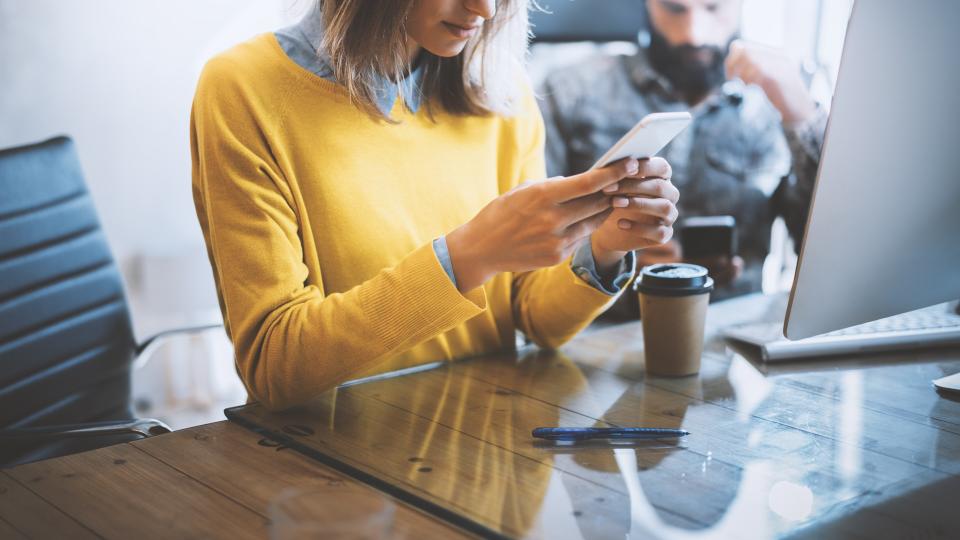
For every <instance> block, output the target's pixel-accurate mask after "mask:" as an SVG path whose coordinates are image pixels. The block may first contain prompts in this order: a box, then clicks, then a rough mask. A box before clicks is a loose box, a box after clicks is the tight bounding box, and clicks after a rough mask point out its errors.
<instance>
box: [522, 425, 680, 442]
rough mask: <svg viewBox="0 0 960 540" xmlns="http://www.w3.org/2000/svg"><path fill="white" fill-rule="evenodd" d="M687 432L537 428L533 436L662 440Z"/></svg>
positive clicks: (635, 429)
mask: <svg viewBox="0 0 960 540" xmlns="http://www.w3.org/2000/svg"><path fill="white" fill-rule="evenodd" d="M689 434H690V432H689V431H684V430H682V429H667V428H644V427H625V428H621V427H609V428H604V427H580V428H578V427H538V428H535V429H534V430H533V436H534V437H536V438H538V439H549V440H552V441H585V440H587V439H664V438H668V437H683V436H685V435H689Z"/></svg>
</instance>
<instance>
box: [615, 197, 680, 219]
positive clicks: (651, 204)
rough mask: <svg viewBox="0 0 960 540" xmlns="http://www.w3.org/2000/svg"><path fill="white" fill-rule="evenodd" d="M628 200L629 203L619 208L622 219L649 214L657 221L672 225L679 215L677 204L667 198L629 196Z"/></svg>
mask: <svg viewBox="0 0 960 540" xmlns="http://www.w3.org/2000/svg"><path fill="white" fill-rule="evenodd" d="M628 200H629V205H628V206H627V207H626V208H621V209H619V210H620V215H621V216H622V217H623V218H624V219H641V218H643V217H645V216H650V217H654V218H657V219H656V221H657V222H659V223H663V224H665V225H673V224H674V222H675V221H676V220H677V216H678V215H679V212H678V210H677V206H676V205H675V204H673V203H672V202H670V201H669V200H667V199H650V198H647V197H631V198H630V199H628Z"/></svg>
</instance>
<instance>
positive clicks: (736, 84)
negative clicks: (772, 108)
mask: <svg viewBox="0 0 960 540" xmlns="http://www.w3.org/2000/svg"><path fill="white" fill-rule="evenodd" d="M625 61H626V65H627V73H628V74H629V76H630V80H631V81H632V82H633V84H634V85H635V86H636V87H637V88H638V89H639V90H640V91H647V90H650V89H657V90H659V91H660V92H661V93H662V94H663V95H664V96H668V97H669V98H670V99H673V100H680V98H679V97H678V95H677V93H676V92H675V91H674V88H673V84H672V83H671V82H670V80H669V79H667V78H666V77H664V76H663V75H661V74H660V73H659V72H658V71H657V70H656V69H654V68H653V66H652V65H651V64H650V59H649V58H647V53H646V51H645V50H643V49H641V50H640V51H639V52H637V54H634V55H632V56H628V57H626V59H625ZM743 91H744V85H743V83H742V82H741V81H740V80H739V79H736V80H731V81H726V82H725V83H723V84H722V85H721V86H720V88H718V89H717V90H715V91H713V92H712V93H711V94H710V95H709V96H707V98H706V99H704V100H703V102H701V103H699V104H698V105H697V106H696V107H695V109H696V110H713V109H716V108H718V107H722V106H724V105H726V104H729V105H739V104H740V103H741V102H742V101H743Z"/></svg>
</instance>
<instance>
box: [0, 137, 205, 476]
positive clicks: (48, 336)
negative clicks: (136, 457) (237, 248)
mask: <svg viewBox="0 0 960 540" xmlns="http://www.w3.org/2000/svg"><path fill="white" fill-rule="evenodd" d="M217 327H218V326H204V327H197V328H189V329H181V330H176V331H171V332H164V333H162V334H160V335H158V336H154V337H153V338H150V339H148V340H147V341H146V342H144V343H142V344H140V345H138V344H137V343H136V341H135V340H134V336H133V329H132V327H131V324H130V315H129V310H128V308H127V301H126V298H125V296H124V292H123V283H122V280H121V277H120V273H119V272H118V270H117V266H116V264H115V263H114V260H113V257H112V255H111V254H110V248H109V246H108V245H107V241H106V238H105V237H104V235H103V231H102V230H101V228H100V223H99V221H98V219H97V214H96V210H95V209H94V206H93V201H92V200H91V198H90V194H89V192H88V191H87V188H86V185H85V183H84V180H83V175H82V173H81V171H80V163H79V161H78V159H77V155H76V151H75V150H74V145H73V141H71V140H70V139H69V138H67V137H57V138H54V139H50V140H48V141H45V142H42V143H38V144H33V145H28V146H22V147H18V148H11V149H7V150H0V466H4V467H5V466H11V465H14V464H18V463H26V462H29V461H35V460H38V459H44V458H48V457H53V456H57V455H63V454H69V453H73V452H78V451H81V450H87V449H92V448H98V447H101V446H106V445H109V444H115V443H117V442H123V441H129V440H134V439H137V438H141V437H148V436H151V435H156V434H160V433H167V432H169V431H170V429H169V428H168V427H167V426H166V425H164V424H163V423H162V422H160V421H157V420H148V419H135V418H134V417H133V415H132V413H131V409H130V373H131V365H133V363H134V362H135V361H137V362H142V361H144V359H145V358H146V357H147V355H148V354H149V353H150V351H152V350H153V349H154V348H155V347H156V346H157V345H158V344H159V343H160V340H161V339H162V338H167V337H170V336H171V335H173V334H176V333H181V332H198V331H205V330H209V329H211V328H217Z"/></svg>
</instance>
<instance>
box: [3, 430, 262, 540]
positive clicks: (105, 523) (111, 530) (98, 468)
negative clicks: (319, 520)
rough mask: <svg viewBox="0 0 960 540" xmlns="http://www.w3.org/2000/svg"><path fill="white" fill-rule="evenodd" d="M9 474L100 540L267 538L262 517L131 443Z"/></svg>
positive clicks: (42, 462) (59, 459) (13, 471)
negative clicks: (115, 539) (107, 539)
mask: <svg viewBox="0 0 960 540" xmlns="http://www.w3.org/2000/svg"><path fill="white" fill-rule="evenodd" d="M7 472H8V474H9V475H10V476H11V477H13V478H14V479H15V480H16V481H17V482H19V483H20V484H22V485H24V486H26V487H28V488H29V489H30V491H32V492H34V493H35V494H37V495H39V496H40V497H42V498H43V499H45V500H46V501H48V502H49V503H50V504H52V505H53V506H55V507H56V508H58V509H59V510H60V511H62V512H64V513H65V514H68V515H69V516H70V517H72V518H73V519H75V520H76V521H78V522H80V523H81V524H82V525H83V526H84V527H86V528H87V529H90V530H91V531H93V532H94V533H95V534H97V535H99V536H102V537H105V538H117V539H127V538H134V537H139V538H263V537H264V536H265V535H266V532H267V531H266V520H265V519H264V518H263V516H261V515H258V514H256V513H254V512H251V511H250V510H249V509H247V508H244V507H243V506H241V505H239V504H238V503H236V502H234V501H232V500H230V499H227V498H225V497H223V496H220V495H219V494H217V493H216V492H214V491H213V490H211V489H210V488H208V487H206V486H205V485H203V484H202V483H200V482H198V481H197V480H194V479H192V478H190V477H188V476H186V475H184V474H183V473H181V472H179V471H176V470H174V469H172V468H170V467H168V466H166V465H164V464H163V463H161V462H159V461H157V460H156V459H155V458H153V457H151V456H150V455H148V454H146V453H144V452H142V451H140V450H138V449H137V448H134V447H133V446H131V445H129V444H120V445H116V446H110V447H107V448H101V449H99V450H95V451H92V452H84V453H81V454H74V455H71V456H65V457H61V458H57V459H50V460H45V461H39V462H36V463H30V464H27V465H21V466H19V467H15V468H13V469H10V470H8V471H7ZM35 519H43V517H42V515H35Z"/></svg>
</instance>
